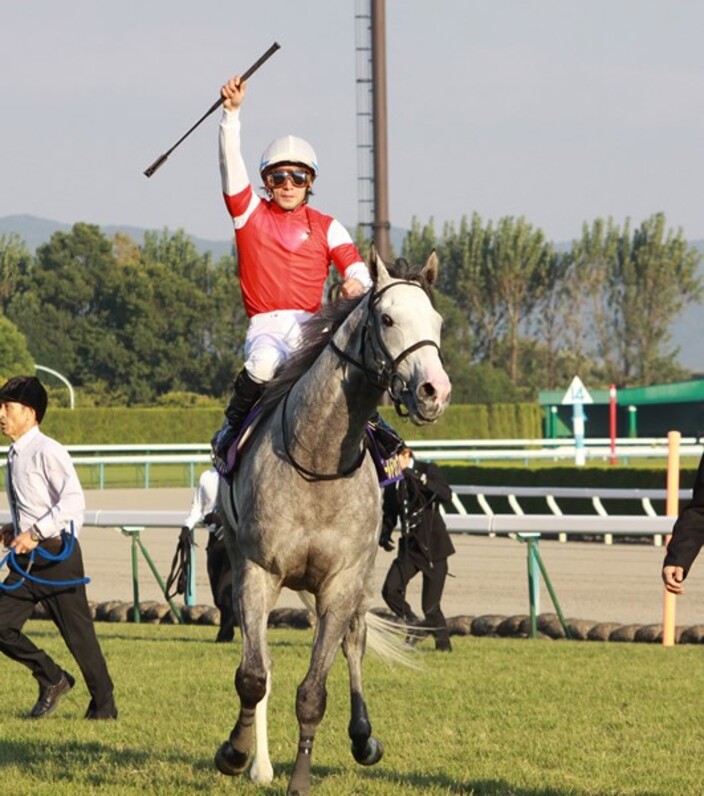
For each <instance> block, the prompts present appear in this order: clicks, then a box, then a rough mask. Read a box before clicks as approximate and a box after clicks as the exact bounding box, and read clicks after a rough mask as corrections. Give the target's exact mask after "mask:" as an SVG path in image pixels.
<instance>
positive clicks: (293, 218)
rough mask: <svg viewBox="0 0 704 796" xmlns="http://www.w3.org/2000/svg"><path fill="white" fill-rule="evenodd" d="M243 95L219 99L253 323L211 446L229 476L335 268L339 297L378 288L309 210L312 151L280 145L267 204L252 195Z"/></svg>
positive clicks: (290, 139)
mask: <svg viewBox="0 0 704 796" xmlns="http://www.w3.org/2000/svg"><path fill="white" fill-rule="evenodd" d="M245 93H246V83H243V82H241V80H240V78H239V76H235V77H233V78H231V79H230V80H228V81H227V83H225V84H224V85H223V86H222V88H221V89H220V94H221V96H222V98H223V115H222V120H221V122H220V138H219V141H220V176H221V179H222V190H223V195H224V198H225V205H226V207H227V210H228V212H229V213H230V216H231V217H232V220H233V223H234V227H235V241H236V244H237V257H238V268H239V279H240V289H241V292H242V300H243V302H244V307H245V310H246V312H247V315H248V317H249V319H250V320H249V326H248V328H247V335H246V338H245V347H244V354H245V363H244V368H243V369H242V370H241V371H240V372H239V374H238V375H237V377H236V378H235V381H234V384H233V393H232V397H231V398H230V402H229V405H228V406H227V409H226V410H225V423H224V425H223V427H222V428H221V429H220V431H218V432H217V433H216V435H215V436H214V437H213V440H212V446H213V450H214V452H215V466H216V467H217V469H218V470H219V471H220V472H222V473H226V470H227V465H226V462H225V460H226V458H227V451H228V449H229V447H230V445H231V444H232V442H233V441H234V440H235V439H236V437H237V434H238V433H239V430H240V427H241V425H242V422H243V421H244V419H245V417H246V416H247V414H248V413H249V411H250V409H251V408H252V406H253V405H254V403H255V402H256V401H257V399H258V398H259V397H260V396H261V394H262V392H263V391H264V385H265V383H266V382H268V381H269V380H271V379H272V378H273V376H274V374H275V373H276V371H277V369H278V368H279V366H280V365H281V364H282V363H283V362H284V361H285V360H286V359H287V358H288V356H289V354H290V353H291V351H292V350H293V349H294V348H295V347H296V346H297V344H298V343H299V341H300V337H301V330H300V327H301V324H302V323H304V322H305V321H306V320H307V319H308V318H310V317H311V315H312V314H313V313H315V312H317V310H319V309H320V306H321V304H322V298H323V288H324V284H325V280H326V279H327V277H328V270H329V265H330V263H331V262H332V263H333V264H334V265H335V267H336V268H337V270H338V271H339V272H340V274H341V276H342V278H343V282H342V287H341V290H340V293H341V295H343V296H346V297H348V298H351V297H354V296H359V295H361V294H362V293H364V292H365V291H366V290H368V289H369V288H370V287H371V284H372V282H371V278H370V276H369V272H368V270H367V267H366V265H365V264H364V262H363V261H362V258H361V256H360V254H359V252H358V251H357V247H356V246H355V245H354V243H353V242H352V238H351V237H350V234H349V232H347V230H346V229H345V228H344V227H343V226H342V224H340V222H339V221H337V220H336V219H334V218H333V217H332V216H328V215H324V214H323V213H321V212H319V211H318V210H314V209H313V208H311V207H310V206H309V204H308V200H309V198H310V196H311V194H312V186H313V182H314V181H315V179H316V177H317V176H318V162H317V158H316V155H315V151H314V150H313V147H312V146H311V145H310V144H309V143H308V142H307V141H304V140H303V139H302V138H297V137H296V136H293V135H287V136H284V137H282V138H276V139H275V140H274V141H272V142H271V143H270V144H269V145H268V146H267V148H266V149H265V150H264V153H263V154H262V157H261V163H260V166H259V173H260V175H261V178H262V181H263V183H264V189H265V191H266V198H260V197H259V196H257V195H256V194H255V193H254V190H253V188H252V185H251V183H250V181H249V177H248V176H247V170H246V167H245V165H244V160H243V158H242V154H241V151H240V105H241V104H242V101H243V100H244V96H245Z"/></svg>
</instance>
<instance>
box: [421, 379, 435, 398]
mask: <svg viewBox="0 0 704 796" xmlns="http://www.w3.org/2000/svg"><path fill="white" fill-rule="evenodd" d="M420 393H421V395H422V397H423V398H435V394H436V391H435V387H433V385H432V384H431V382H429V381H426V382H425V383H424V384H421V387H420Z"/></svg>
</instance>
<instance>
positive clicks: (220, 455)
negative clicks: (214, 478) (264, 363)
mask: <svg viewBox="0 0 704 796" xmlns="http://www.w3.org/2000/svg"><path fill="white" fill-rule="evenodd" d="M263 392H264V383H263V382H259V381H254V379H253V378H252V377H251V376H250V375H249V373H248V372H247V369H246V368H242V370H241V371H240V372H239V373H238V374H237V378H236V379H235V381H234V383H233V385H232V395H231V396H230V403H229V404H228V405H227V409H225V422H224V423H223V425H222V428H221V429H220V430H219V431H218V432H217V433H216V434H215V436H214V437H213V439H212V440H211V443H210V444H211V445H212V448H213V453H214V455H215V458H216V466H217V460H218V459H219V460H221V461H224V460H225V459H226V458H227V451H228V450H229V448H230V445H232V443H233V442H234V441H235V440H236V439H237V435H238V434H239V433H240V429H241V428H242V423H243V422H244V420H245V418H246V417H247V415H248V414H249V412H250V410H251V409H252V407H253V406H254V404H255V403H256V402H257V401H258V400H259V398H260V397H261V395H262V393H263Z"/></svg>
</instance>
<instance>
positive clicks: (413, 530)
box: [379, 447, 455, 652]
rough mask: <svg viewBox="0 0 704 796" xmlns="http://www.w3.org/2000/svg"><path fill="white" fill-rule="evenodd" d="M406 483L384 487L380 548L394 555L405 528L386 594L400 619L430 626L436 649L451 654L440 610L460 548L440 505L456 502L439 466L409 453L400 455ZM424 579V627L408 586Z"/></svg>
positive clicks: (385, 583) (385, 589) (422, 601)
mask: <svg viewBox="0 0 704 796" xmlns="http://www.w3.org/2000/svg"><path fill="white" fill-rule="evenodd" d="M399 461H400V464H401V467H402V469H403V478H402V479H401V480H400V481H397V482H396V483H394V484H390V485H389V486H387V487H385V489H384V495H383V521H382V530H381V537H380V539H379V544H380V545H381V546H382V547H383V548H384V549H385V550H393V547H394V546H393V542H392V541H391V534H392V532H393V530H394V528H395V527H396V524H397V522H398V523H399V524H400V527H401V539H400V541H399V545H398V555H397V557H396V559H395V560H394V561H393V563H392V564H391V567H390V568H389V571H388V573H387V575H386V580H385V581H384V585H383V587H382V591H381V595H382V597H383V598H384V601H385V602H386V604H387V605H388V606H389V608H390V609H391V610H392V611H393V612H394V613H395V614H396V616H398V617H400V618H401V619H403V620H404V621H405V622H407V623H408V624H410V625H416V626H420V627H426V628H428V629H429V631H430V632H431V633H432V634H433V636H434V637H435V649H436V650H439V651H442V652H450V651H451V650H452V645H451V644H450V634H449V632H448V629H447V621H446V620H445V616H444V615H443V612H442V609H441V607H440V600H441V598H442V593H443V589H444V587H445V579H446V578H447V571H448V567H447V559H448V557H449V556H451V555H452V554H453V553H454V552H455V548H454V546H453V544H452V540H451V539H450V535H449V533H448V532H447V528H446V526H445V521H444V520H443V518H442V514H441V513H440V511H439V504H440V503H447V502H449V501H450V500H451V499H452V490H451V489H450V487H449V485H448V483H447V481H446V480H445V478H444V476H443V474H442V471H441V470H440V468H439V467H437V466H436V465H435V464H432V463H430V462H420V461H418V460H416V459H415V457H414V455H413V451H412V450H411V449H410V448H407V447H403V448H402V449H401V451H400V453H399ZM419 572H420V573H422V576H423V588H422V596H421V607H422V610H423V615H424V617H425V620H424V621H423V622H422V623H421V622H420V621H419V619H418V617H417V616H416V615H415V614H414V613H413V611H412V609H411V606H410V605H409V604H408V602H407V601H406V587H407V586H408V583H409V581H410V580H411V579H412V578H413V577H415V576H416V575H417V574H418V573H419Z"/></svg>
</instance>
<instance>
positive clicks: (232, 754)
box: [215, 741, 249, 777]
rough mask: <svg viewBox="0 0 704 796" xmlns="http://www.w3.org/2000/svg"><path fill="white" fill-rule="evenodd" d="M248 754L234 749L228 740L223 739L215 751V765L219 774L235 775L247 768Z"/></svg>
mask: <svg viewBox="0 0 704 796" xmlns="http://www.w3.org/2000/svg"><path fill="white" fill-rule="evenodd" d="M248 762H249V755H247V754H242V753H240V752H237V751H235V749H234V748H233V746H232V744H231V743H230V742H229V741H225V742H224V743H223V744H221V745H220V748H219V749H218V751H217V752H216V753H215V767H216V768H217V770H218V771H219V772H220V773H221V774H225V776H228V777H235V776H237V775H238V774H242V773H243V772H244V771H245V769H246V768H247V763H248Z"/></svg>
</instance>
